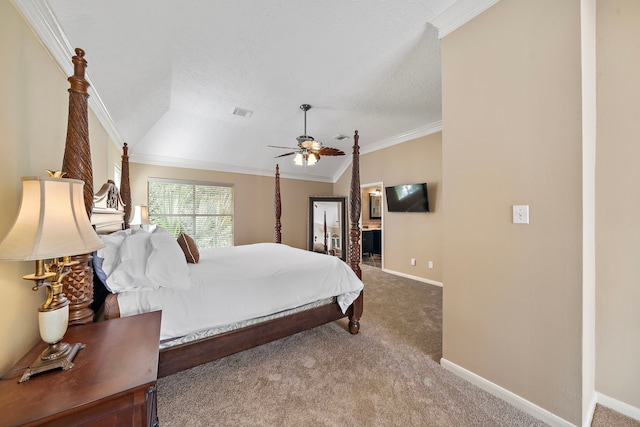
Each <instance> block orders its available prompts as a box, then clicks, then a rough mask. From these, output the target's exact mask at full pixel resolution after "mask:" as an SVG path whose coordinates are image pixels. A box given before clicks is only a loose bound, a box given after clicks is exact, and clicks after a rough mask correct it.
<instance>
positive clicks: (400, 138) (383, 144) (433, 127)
mask: <svg viewBox="0 0 640 427" xmlns="http://www.w3.org/2000/svg"><path fill="white" fill-rule="evenodd" d="M441 131H442V120H438V121H437V122H434V123H431V124H428V125H425V126H421V127H419V128H417V129H414V130H410V131H408V132H404V133H401V134H399V135H396V136H392V137H390V138H386V139H383V140H381V141H377V142H374V143H373V144H367V146H366V147H364V148H363V147H360V154H367V153H372V152H374V151H378V150H382V149H383V148H387V147H391V146H394V145H397V144H402V143H403V142H407V141H411V140H413V139H418V138H421V137H423V136H427V135H431V134H434V133H436V132H441ZM347 154H348V153H347ZM349 166H351V157H348V158H346V159H345V161H344V162H343V163H342V166H341V167H340V169H338V171H337V172H336V173H335V175H333V183H336V182H338V179H340V177H341V176H342V174H343V173H345V171H346V170H347V168H348V167H349Z"/></svg>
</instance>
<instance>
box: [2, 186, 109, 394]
mask: <svg viewBox="0 0 640 427" xmlns="http://www.w3.org/2000/svg"><path fill="white" fill-rule="evenodd" d="M58 176H59V175H58ZM83 186H84V183H83V182H82V181H79V180H74V179H62V178H53V177H50V178H39V177H26V178H22V203H21V205H20V211H19V213H18V217H17V218H16V221H15V223H14V224H13V227H12V228H11V230H10V231H9V234H7V236H6V237H5V238H4V239H3V240H2V243H0V259H2V260H13V261H33V260H35V261H36V271H35V273H34V274H28V275H26V276H24V277H23V279H25V280H32V281H34V282H35V284H34V286H33V287H32V289H33V290H34V291H37V290H38V289H40V288H45V290H46V292H47V299H46V301H45V302H44V303H43V304H42V305H41V306H40V307H39V308H38V324H39V329H40V337H41V338H42V340H43V341H45V342H46V343H48V344H49V347H48V348H46V349H45V350H44V351H43V352H42V353H41V354H40V356H39V357H38V358H37V359H36V360H35V361H34V362H33V364H32V365H31V366H30V367H29V368H28V369H27V370H26V371H25V373H24V375H23V376H22V378H20V381H19V382H24V381H27V380H28V379H29V378H30V377H31V376H32V375H35V374H38V373H41V372H46V371H49V370H52V369H57V368H62V369H63V370H67V369H71V368H72V367H73V363H72V360H73V358H74V357H75V356H76V354H77V353H78V351H79V350H80V349H82V348H84V344H80V343H74V344H68V343H65V342H62V338H63V337H64V334H65V332H66V331H67V322H68V319H69V300H68V299H67V298H66V296H65V295H64V293H63V292H62V279H63V278H64V276H65V275H67V274H68V272H69V270H70V267H71V266H73V265H75V264H77V261H70V260H69V257H70V256H72V255H78V254H84V253H88V252H92V251H95V250H97V249H99V248H101V247H103V246H104V245H103V243H102V241H101V240H100V238H99V237H98V235H97V234H96V233H95V231H94V230H93V227H91V224H90V223H89V218H88V217H87V215H86V210H85V206H84V200H83ZM47 259H48V260H50V261H49V262H48V263H45V260H47Z"/></svg>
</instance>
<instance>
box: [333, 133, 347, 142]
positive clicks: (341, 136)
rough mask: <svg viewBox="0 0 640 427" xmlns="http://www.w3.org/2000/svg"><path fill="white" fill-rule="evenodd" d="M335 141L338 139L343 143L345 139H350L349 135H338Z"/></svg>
mask: <svg viewBox="0 0 640 427" xmlns="http://www.w3.org/2000/svg"><path fill="white" fill-rule="evenodd" d="M333 139H337V140H338V141H342V140H344V139H349V137H348V136H347V135H343V134H338V135H336V136H334V137H333Z"/></svg>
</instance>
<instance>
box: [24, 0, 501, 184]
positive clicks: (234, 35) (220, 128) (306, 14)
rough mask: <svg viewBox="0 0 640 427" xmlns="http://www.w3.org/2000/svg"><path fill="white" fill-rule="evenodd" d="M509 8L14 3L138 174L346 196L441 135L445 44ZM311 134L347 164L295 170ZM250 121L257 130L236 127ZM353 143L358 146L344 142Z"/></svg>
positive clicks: (463, 0) (221, 1)
mask: <svg viewBox="0 0 640 427" xmlns="http://www.w3.org/2000/svg"><path fill="white" fill-rule="evenodd" d="M496 1H497V0H372V1H366V2H365V1H358V0H325V1H311V0H252V1H233V0H212V1H195V0H192V1H182V2H177V1H170V0H136V1H130V0H112V1H108V2H100V1H88V0H79V1H69V0H14V4H15V5H16V6H17V8H18V9H19V10H20V11H21V12H22V13H23V15H24V16H25V18H26V19H27V21H29V23H30V24H31V25H32V27H33V28H34V30H35V31H36V33H37V34H38V36H39V37H40V38H41V39H42V40H43V43H44V44H45V46H46V47H47V48H48V49H49V51H50V52H51V53H52V55H53V56H54V58H56V60H57V61H58V63H59V64H60V66H61V68H62V69H63V70H64V71H65V73H67V75H70V74H72V67H71V62H70V61H71V56H73V49H74V48H75V47H80V48H82V49H83V50H84V51H85V52H86V55H85V58H86V59H87V61H88V64H89V66H88V69H87V78H88V80H89V81H90V83H91V86H92V87H91V91H90V95H91V97H90V106H91V108H92V111H94V113H95V114H96V115H97V116H98V118H99V119H100V121H101V122H102V124H103V125H104V126H105V128H106V129H107V131H108V132H109V134H110V136H111V138H112V139H114V141H116V143H118V144H121V143H122V142H127V143H128V145H129V154H130V158H131V161H132V162H142V163H151V164H160V165H169V166H180V167H193V168H201V169H213V170H222V171H236V172H243V173H251V174H258V175H273V172H274V168H275V165H276V163H278V164H279V165H280V172H281V175H282V176H283V177H289V178H298V179H309V180H314V181H326V182H334V181H335V180H336V179H337V178H338V177H339V176H340V174H341V173H342V172H343V171H344V170H345V169H346V168H347V167H348V165H349V164H350V158H351V156H350V153H351V147H352V144H353V133H354V130H355V129H358V130H359V133H360V145H361V153H366V152H370V151H373V150H376V149H379V148H383V147H385V146H389V145H393V144H396V143H400V142H404V141H406V140H409V139H414V138H416V137H419V136H423V135H427V134H429V133H433V132H436V131H438V130H440V128H441V118H442V113H441V84H440V80H441V79H440V41H439V37H442V36H443V34H445V33H447V32H450V31H453V30H454V29H455V28H457V26H459V25H461V24H462V23H464V22H466V21H468V20H469V19H471V18H473V17H474V16H475V15H477V14H478V13H480V12H481V11H483V10H484V9H486V8H488V7H490V6H491V5H492V4H493V3H495V2H496ZM301 104H310V105H311V106H312V108H311V109H310V110H309V111H308V112H307V134H309V135H312V136H313V137H315V139H316V140H319V141H321V142H322V143H323V144H324V145H325V146H329V147H335V148H338V149H340V150H342V151H344V152H345V153H347V155H346V156H342V157H322V158H321V159H320V161H319V162H318V163H317V164H315V165H313V166H295V165H294V164H293V156H289V157H282V158H278V159H276V158H275V156H278V155H280V154H284V153H286V152H290V151H291V150H285V149H279V148H269V147H267V145H277V146H285V147H292V148H293V147H296V145H297V141H296V137H298V136H299V135H302V134H303V133H304V113H303V112H302V111H301V110H300V108H299V106H300V105H301ZM235 108H241V109H246V110H251V111H253V114H252V115H251V116H250V117H243V116H239V115H234V114H233V110H234V109H235ZM338 135H346V136H348V138H347V139H343V140H338V139H335V137H336V136H338Z"/></svg>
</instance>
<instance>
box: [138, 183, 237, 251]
mask: <svg viewBox="0 0 640 427" xmlns="http://www.w3.org/2000/svg"><path fill="white" fill-rule="evenodd" d="M149 219H150V220H151V222H152V223H153V224H157V225H159V226H161V227H163V228H166V229H167V230H169V231H170V232H171V233H173V235H174V236H177V235H178V234H179V233H181V232H184V233H187V234H188V235H190V236H191V237H193V239H194V240H195V241H196V244H197V245H198V247H199V248H219V247H223V246H233V186H232V185H230V184H215V183H205V182H193V181H176V180H169V179H159V178H150V179H149Z"/></svg>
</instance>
